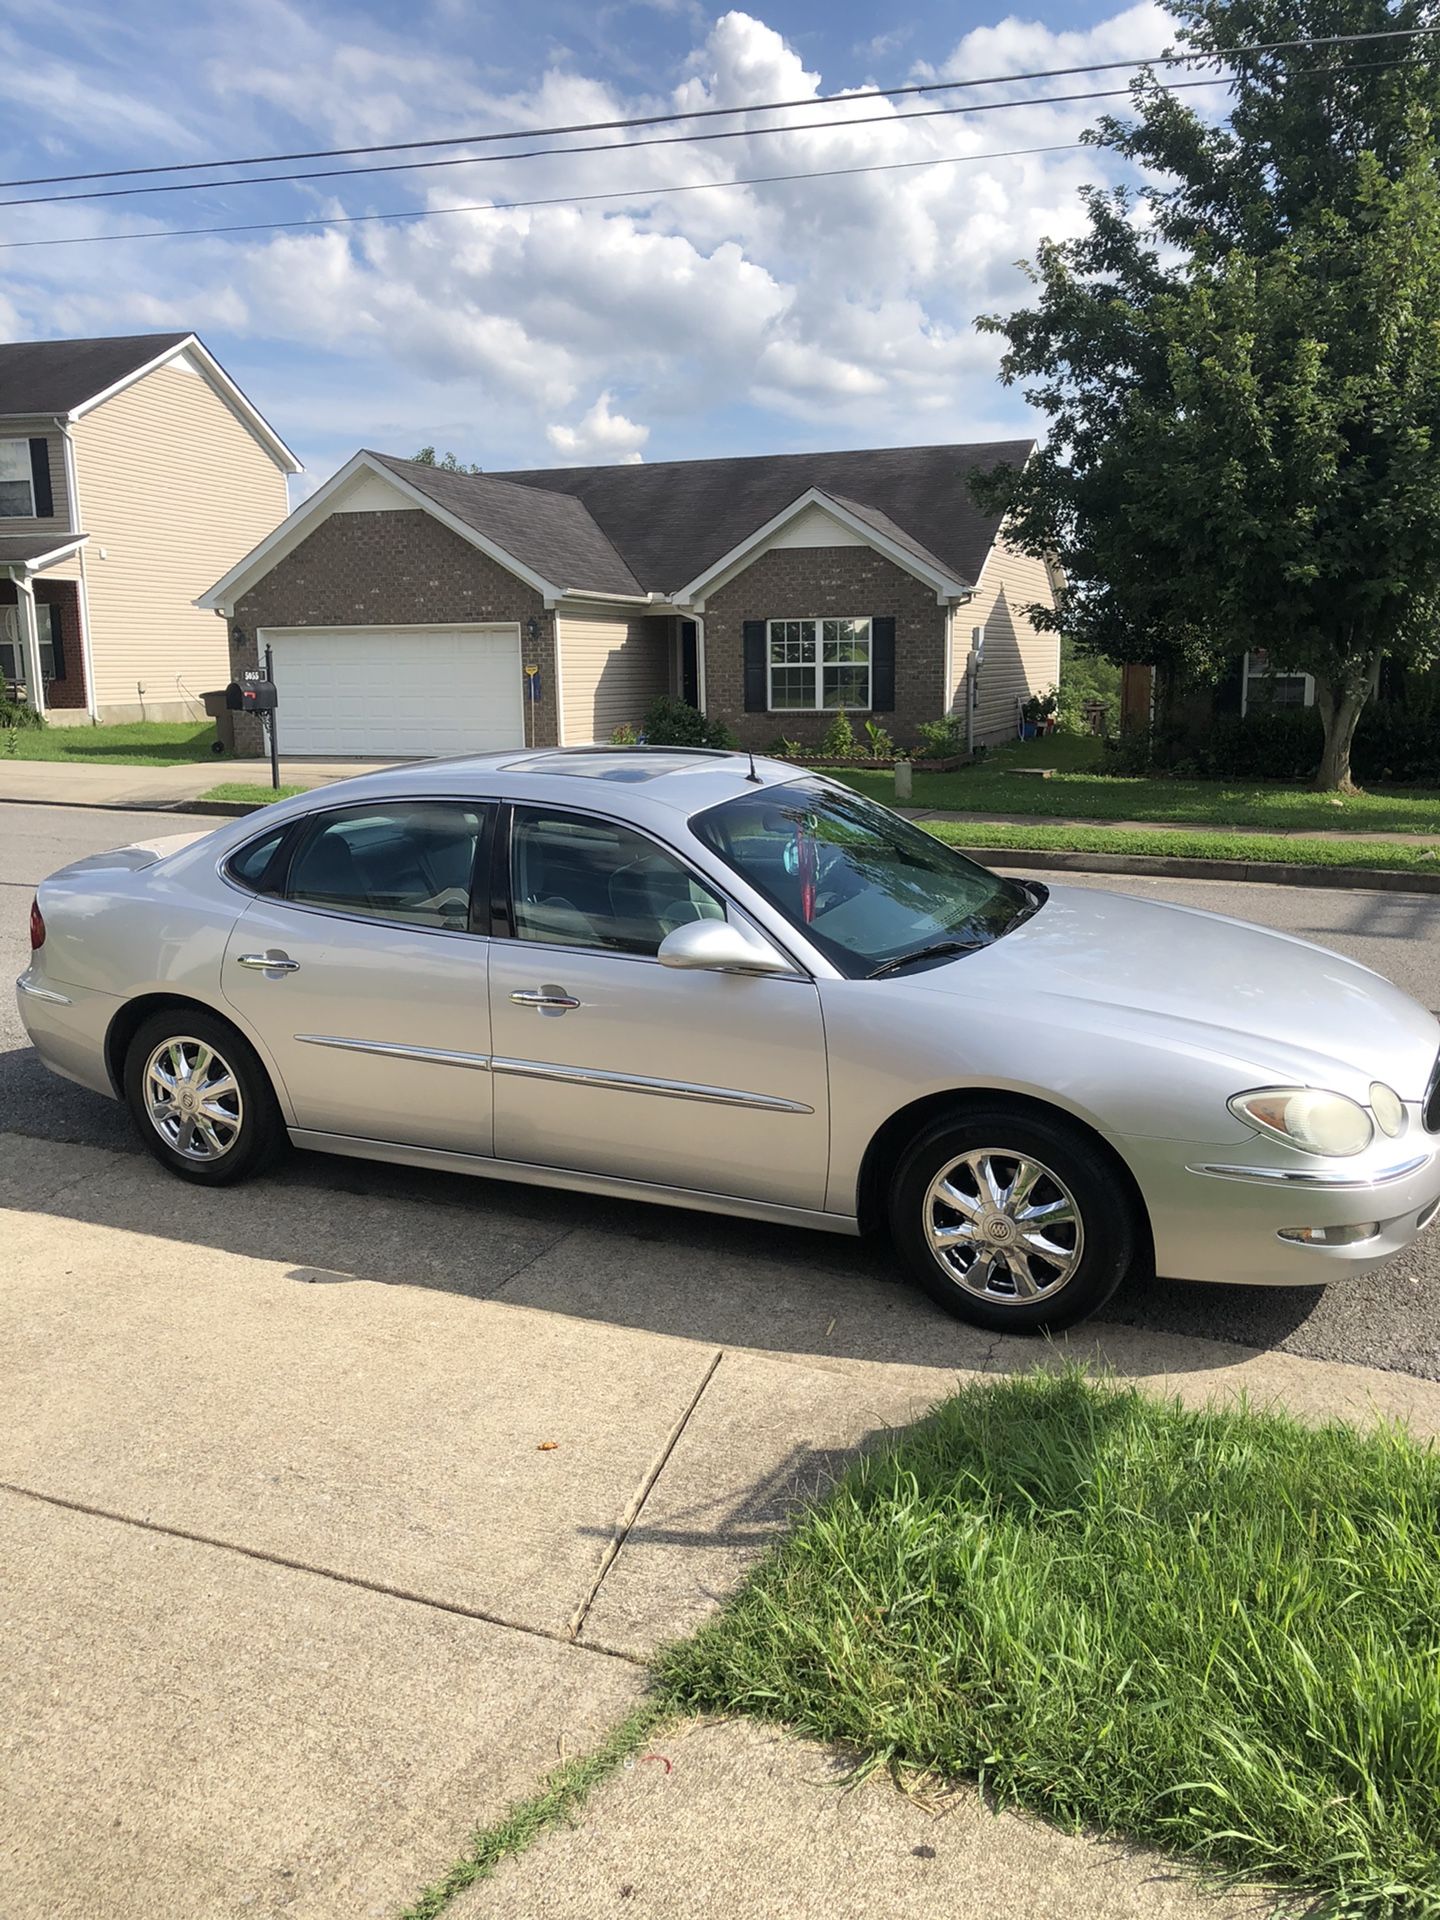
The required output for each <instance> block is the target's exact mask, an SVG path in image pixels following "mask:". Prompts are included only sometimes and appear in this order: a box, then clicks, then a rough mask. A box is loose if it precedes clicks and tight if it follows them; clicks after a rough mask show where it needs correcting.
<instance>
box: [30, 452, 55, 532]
mask: <svg viewBox="0 0 1440 1920" xmlns="http://www.w3.org/2000/svg"><path fill="white" fill-rule="evenodd" d="M30 483H31V485H32V486H33V487H34V489H35V518H36V519H37V520H48V519H50V518H51V516H52V515H53V514H54V512H55V501H54V499H53V497H52V495H51V492H50V443H49V441H48V440H45V439H44V438H43V437H42V438H41V439H38V440H32V441H31V442H30Z"/></svg>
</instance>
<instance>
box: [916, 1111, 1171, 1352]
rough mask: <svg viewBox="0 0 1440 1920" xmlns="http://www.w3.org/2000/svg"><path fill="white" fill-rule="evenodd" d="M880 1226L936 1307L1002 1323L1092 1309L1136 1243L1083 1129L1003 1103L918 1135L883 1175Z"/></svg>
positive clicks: (1012, 1326) (1125, 1196)
mask: <svg viewBox="0 0 1440 1920" xmlns="http://www.w3.org/2000/svg"><path fill="white" fill-rule="evenodd" d="M890 1229H891V1233H892V1235H893V1237H894V1240H895V1244H896V1246H897V1248H898V1249H899V1251H900V1253H901V1254H902V1256H903V1257H904V1260H905V1263H906V1265H907V1266H908V1267H909V1269H910V1271H911V1272H912V1274H913V1275H914V1276H915V1278H916V1279H917V1280H918V1281H919V1282H920V1284H921V1286H922V1287H924V1289H925V1291H926V1292H927V1293H928V1294H930V1296H931V1297H932V1298H933V1299H935V1300H937V1301H938V1302H939V1304H940V1305H941V1306H942V1307H944V1308H945V1310H946V1312H947V1313H952V1314H954V1315H955V1317H956V1318H957V1319H960V1320H968V1321H970V1322H971V1323H972V1324H973V1325H975V1326H979V1327H986V1328H989V1329H991V1330H992V1331H999V1332H1010V1333H1029V1332H1039V1331H1042V1330H1045V1329H1057V1330H1058V1329H1059V1328H1061V1327H1069V1326H1073V1325H1074V1324H1075V1322H1076V1321H1077V1320H1083V1319H1084V1318H1085V1317H1086V1315H1087V1314H1091V1313H1094V1312H1095V1311H1096V1310H1097V1308H1099V1307H1102V1306H1103V1305H1104V1304H1105V1302H1106V1301H1107V1300H1108V1299H1109V1298H1110V1296H1111V1294H1112V1293H1114V1291H1115V1289H1116V1287H1118V1286H1119V1284H1120V1282H1121V1281H1122V1280H1123V1279H1124V1278H1125V1276H1126V1274H1127V1273H1128V1272H1129V1271H1130V1269H1131V1267H1132V1266H1133V1265H1134V1264H1135V1260H1136V1257H1137V1252H1138V1249H1139V1245H1140V1234H1139V1233H1138V1231H1137V1227H1136V1219H1135V1204H1134V1200H1133V1198H1132V1196H1131V1194H1130V1192H1129V1191H1128V1189H1127V1188H1126V1187H1125V1185H1124V1184H1123V1182H1122V1181H1121V1180H1120V1179H1119V1178H1117V1176H1116V1174H1115V1172H1114V1170H1113V1169H1112V1168H1111V1167H1110V1165H1109V1164H1108V1162H1107V1161H1106V1159H1105V1157H1104V1155H1103V1154H1102V1153H1100V1152H1099V1151H1098V1149H1097V1148H1096V1147H1095V1146H1094V1145H1092V1143H1091V1142H1090V1141H1089V1140H1088V1139H1087V1138H1086V1137H1085V1135H1084V1134H1083V1133H1081V1132H1080V1130H1079V1129H1078V1128H1075V1127H1072V1126H1070V1125H1068V1124H1067V1123H1066V1122H1065V1121H1064V1120H1062V1119H1059V1118H1057V1119H1055V1120H1051V1119H1049V1118H1048V1117H1046V1116H1043V1115H1036V1114H1031V1113H1020V1112H1012V1111H1007V1110H1006V1109H1005V1108H1003V1107H997V1108H995V1109H993V1110H986V1111H979V1110H977V1111H975V1112H971V1113H965V1114H955V1115H953V1116H951V1117H949V1118H947V1119H944V1120H941V1121H939V1122H937V1123H936V1124H935V1125H933V1126H931V1127H929V1128H927V1130H926V1131H925V1132H924V1133H923V1134H921V1135H920V1137H919V1138H918V1139H917V1140H916V1141H915V1142H914V1143H913V1144H912V1146H911V1147H910V1149H909V1151H908V1152H907V1153H906V1154H905V1155H904V1157H903V1158H902V1159H901V1161H900V1164H899V1166H898V1167H897V1168H896V1171H895V1177H894V1180H893V1181H892V1183H891V1189H890Z"/></svg>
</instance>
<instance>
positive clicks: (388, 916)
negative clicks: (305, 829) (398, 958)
mask: <svg viewBox="0 0 1440 1920" xmlns="http://www.w3.org/2000/svg"><path fill="white" fill-rule="evenodd" d="M485 826H486V815H485V811H484V809H482V808H481V807H478V806H472V805H470V804H469V803H468V802H465V801H460V800H392V801H388V802H383V803H379V804H377V805H375V806H369V807H347V808H346V809H345V810H344V811H343V812H339V813H330V814H324V815H322V816H321V817H320V818H319V819H318V820H317V821H316V822H315V824H314V825H313V826H312V828H311V830H310V831H309V833H307V835H306V836H305V839H304V840H303V841H302V843H301V845H300V847H299V849H298V850H297V852H296V854H295V857H294V859H293V860H292V861H291V864H290V880H289V885H288V886H287V887H286V890H285V897H286V898H287V899H288V900H290V901H292V902H293V903H294V904H295V905H296V906H304V907H326V908H328V909H329V910H330V911H331V912H332V913H348V914H360V915H362V916H364V917H365V918H366V919H372V920H398V921H403V922H404V923H405V924H406V925H407V926H415V927H433V928H438V929H440V930H441V931H444V932H449V933H465V932H467V931H468V930H469V927H470V891H471V881H472V877H473V875H474V872H475V862H476V854H477V852H478V851H479V848H480V845H481V841H482V839H483V837H484V833H485Z"/></svg>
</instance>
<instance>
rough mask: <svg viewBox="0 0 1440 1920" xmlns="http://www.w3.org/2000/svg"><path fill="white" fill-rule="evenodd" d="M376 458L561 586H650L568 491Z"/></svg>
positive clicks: (636, 590) (619, 589)
mask: <svg viewBox="0 0 1440 1920" xmlns="http://www.w3.org/2000/svg"><path fill="white" fill-rule="evenodd" d="M371 458H372V459H374V460H378V461H379V462H380V464H381V465H382V466H385V467H388V468H389V469H390V471H391V472H392V473H395V474H398V475H399V476H400V478H401V479H402V480H408V481H409V483H410V485H411V486H412V487H415V488H417V489H418V490H419V491H420V492H421V493H423V494H425V495H427V496H428V497H429V498H430V499H431V500H433V501H434V502H435V503H436V505H437V506H441V507H444V509H445V510H446V512H447V513H453V514H454V516H455V518H456V519H457V520H463V521H464V522H465V524H466V525H467V526H470V527H474V529H475V531H476V532H477V533H483V534H484V535H485V536H486V537H487V538H488V539H491V540H493V541H494V542H495V543H496V545H497V546H501V547H503V548H504V549H505V551H506V552H507V553H509V554H513V555H514V557H515V558H516V559H517V560H519V561H521V562H522V563H523V564H524V565H525V566H527V567H530V568H531V569H532V570H533V571H534V572H535V573H538V574H540V575H542V576H543V577H544V578H545V579H546V580H549V581H551V582H552V583H553V584H554V585H555V586H558V587H562V588H563V587H588V588H589V589H590V591H591V592H592V593H633V594H640V593H644V592H645V591H646V589H645V588H644V587H642V586H641V584H640V582H639V581H638V580H637V579H636V577H635V575H634V574H633V573H632V572H631V571H630V569H629V567H627V566H626V564H625V562H624V561H623V560H622V559H621V557H620V555H619V554H618V553H617V552H616V551H615V549H614V547H613V546H612V545H611V544H610V542H609V541H608V540H607V539H606V538H605V535H604V534H603V533H602V532H601V531H600V529H599V527H597V526H596V524H595V522H594V520H593V519H592V518H591V517H590V514H589V513H588V512H587V510H586V508H585V506H584V504H583V502H581V501H579V500H577V499H575V498H574V497H573V496H572V495H570V494H568V493H561V492H550V491H548V490H542V489H541V488H538V487H522V486H517V485H516V484H515V483H514V481H512V480H510V479H502V478H497V477H496V476H494V475H492V474H488V473H486V474H476V473H447V472H446V471H445V469H444V468H443V467H430V466H422V465H420V464H419V463H418V462H417V461H414V460H397V459H396V458H395V457H394V456H393V455H392V454H388V453H374V454H371Z"/></svg>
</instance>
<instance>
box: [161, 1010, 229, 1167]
mask: <svg viewBox="0 0 1440 1920" xmlns="http://www.w3.org/2000/svg"><path fill="white" fill-rule="evenodd" d="M143 1084H144V1088H145V1111H146V1113H147V1114H148V1115H149V1117H150V1124H151V1126H152V1127H154V1129H155V1131H156V1132H157V1133H158V1134H159V1136H160V1138H161V1139H162V1140H163V1141H164V1142H165V1144H166V1146H167V1147H169V1148H170V1149H171V1150H172V1152H174V1153H178V1154H179V1155H180V1156H181V1157H182V1159H185V1160H197V1161H202V1162H204V1161H215V1160H220V1159H223V1158H224V1156H225V1155H226V1154H227V1153H229V1151H230V1149H231V1148H232V1147H233V1146H234V1144H235V1142H236V1141H237V1140H238V1139H239V1138H240V1129H241V1127H242V1125H243V1124H244V1120H245V1103H244V1101H243V1100H242V1099H241V1097H240V1083H239V1081H238V1080H237V1079H236V1078H235V1074H234V1070H233V1069H232V1068H231V1066H230V1064H229V1062H228V1061H227V1060H225V1059H224V1058H223V1057H222V1056H221V1055H220V1054H218V1053H217V1052H216V1051H215V1049H214V1048H213V1047H212V1046H210V1045H208V1044H207V1043H206V1042H205V1041H204V1040H195V1039H192V1038H189V1037H187V1036H177V1038H175V1039H174V1040H164V1041H162V1042H161V1043H160V1045H159V1046H158V1047H156V1049H155V1051H154V1052H153V1053H152V1054H151V1056H150V1058H149V1059H148V1060H147V1061H146V1062H145V1078H144V1082H143Z"/></svg>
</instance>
